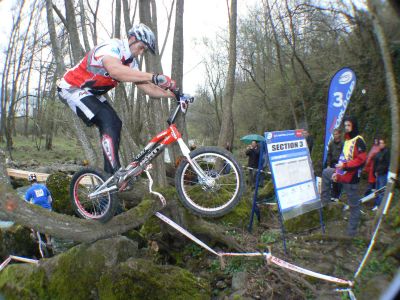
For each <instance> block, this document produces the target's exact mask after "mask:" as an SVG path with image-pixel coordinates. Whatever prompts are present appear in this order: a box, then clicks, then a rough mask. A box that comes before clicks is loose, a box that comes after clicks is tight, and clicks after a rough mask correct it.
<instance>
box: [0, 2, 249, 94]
mask: <svg viewBox="0 0 400 300" xmlns="http://www.w3.org/2000/svg"><path fill="white" fill-rule="evenodd" d="M102 1H105V0H102ZM14 2H15V0H2V1H1V2H0V18H1V20H2V22H1V23H2V25H1V26H0V34H1V35H2V36H3V37H4V36H7V37H8V36H9V31H10V27H11V23H12V19H11V13H10V11H11V6H12V3H14ZM164 3H165V4H166V5H169V3H170V1H168V0H157V6H158V10H159V12H158V23H159V24H158V30H159V34H160V36H161V35H162V30H163V28H165V26H166V25H167V20H166V16H165V7H164ZM254 3H256V0H246V1H244V0H239V1H238V16H240V15H243V14H245V13H246V11H247V7H248V6H250V7H251V6H252V5H254ZM107 6H108V5H107ZM107 13H108V14H109V12H107ZM227 28H228V13H227V4H226V0H201V1H199V0H186V1H185V8H184V79H183V82H184V89H185V92H187V93H190V94H194V93H195V91H196V88H197V86H198V85H202V84H203V83H204V82H205V71H204V66H203V65H202V63H201V62H202V58H203V56H204V55H205V54H206V51H207V49H205V48H204V47H202V46H199V45H198V43H196V40H197V41H199V40H201V39H202V38H203V37H208V38H214V37H215V35H216V32H217V31H219V30H227ZM164 31H165V30H164ZM172 39H173V28H172V27H171V32H170V36H169V42H170V43H172ZM7 40H8V38H2V39H1V40H0V49H4V48H5V47H6V46H7V45H6V42H7ZM159 40H160V41H161V39H159ZM160 46H161V42H160ZM171 48H172V46H171V44H169V45H167V48H166V52H165V53H164V56H163V59H162V63H163V70H164V73H165V74H166V75H168V74H169V73H170V70H171ZM3 63H4V58H3V57H2V55H0V69H2V66H3Z"/></svg>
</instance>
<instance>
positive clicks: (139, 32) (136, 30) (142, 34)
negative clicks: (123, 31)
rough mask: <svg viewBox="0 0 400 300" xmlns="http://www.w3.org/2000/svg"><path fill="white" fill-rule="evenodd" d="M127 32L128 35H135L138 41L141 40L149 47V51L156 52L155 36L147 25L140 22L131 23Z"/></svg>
mask: <svg viewBox="0 0 400 300" xmlns="http://www.w3.org/2000/svg"><path fill="white" fill-rule="evenodd" d="M128 34H129V36H134V37H136V39H137V40H138V41H141V42H143V43H144V44H145V45H146V46H147V47H148V48H149V49H150V51H151V53H153V54H155V53H156V38H155V37H154V33H153V31H151V29H150V28H149V27H147V26H146V25H144V24H142V23H140V24H137V25H133V26H132V28H131V29H129V31H128Z"/></svg>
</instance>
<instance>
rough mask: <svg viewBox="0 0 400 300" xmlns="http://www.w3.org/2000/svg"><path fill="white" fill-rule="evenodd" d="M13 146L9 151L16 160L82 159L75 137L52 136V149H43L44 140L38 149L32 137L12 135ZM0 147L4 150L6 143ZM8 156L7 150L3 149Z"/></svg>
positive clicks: (53, 160)
mask: <svg viewBox="0 0 400 300" xmlns="http://www.w3.org/2000/svg"><path fill="white" fill-rule="evenodd" d="M13 142H14V146H13V149H12V152H11V155H12V158H13V160H14V161H17V162H27V161H31V160H35V161H37V162H38V163H39V164H48V163H53V162H58V163H61V162H66V161H70V160H76V161H82V160H83V159H84V155H83V151H82V148H81V145H80V144H79V143H78V141H77V140H76V139H75V138H71V137H65V136H59V137H54V138H53V149H52V150H45V149H44V144H45V140H44V139H43V140H42V142H41V148H40V150H38V149H37V147H36V143H35V141H34V140H33V139H32V137H24V136H21V135H17V136H15V137H13ZM0 148H1V149H3V150H5V148H6V144H5V143H0ZM5 152H6V155H7V157H9V154H8V151H5Z"/></svg>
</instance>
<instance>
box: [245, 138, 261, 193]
mask: <svg viewBox="0 0 400 300" xmlns="http://www.w3.org/2000/svg"><path fill="white" fill-rule="evenodd" d="M246 155H247V156H248V157H249V160H248V163H247V166H248V167H249V179H248V184H249V186H251V187H252V188H254V187H255V186H256V175H257V170H258V160H259V158H260V146H259V145H258V143H257V142H256V141H252V142H251V144H250V145H249V146H247V149H246Z"/></svg>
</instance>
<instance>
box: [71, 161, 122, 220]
mask: <svg viewBox="0 0 400 300" xmlns="http://www.w3.org/2000/svg"><path fill="white" fill-rule="evenodd" d="M106 179H107V176H106V175H105V174H104V173H103V172H101V171H99V170H96V169H90V168H87V169H82V170H80V171H78V172H76V173H75V175H74V176H73V177H72V181H71V185H70V195H71V200H72V206H73V208H74V210H75V213H76V214H77V215H78V216H79V217H81V218H84V219H93V220H98V221H100V222H107V221H108V220H109V219H111V218H112V217H113V216H114V214H115V211H116V209H117V204H118V203H117V202H118V199H117V198H116V196H115V195H113V194H111V193H109V192H106V193H102V194H99V195H97V196H95V197H93V198H90V197H89V194H90V193H92V192H94V191H95V190H96V189H97V188H98V187H99V186H101V185H102V184H103V183H104V182H105V181H106Z"/></svg>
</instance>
